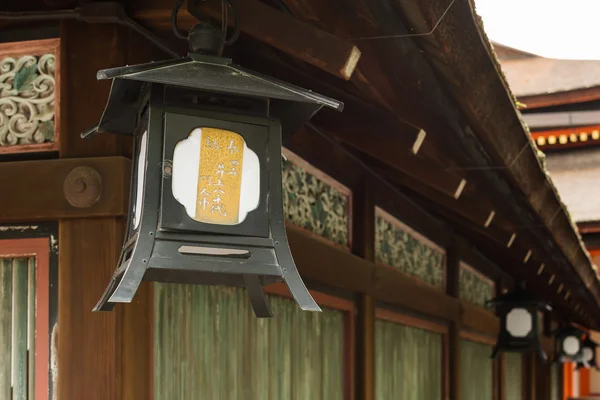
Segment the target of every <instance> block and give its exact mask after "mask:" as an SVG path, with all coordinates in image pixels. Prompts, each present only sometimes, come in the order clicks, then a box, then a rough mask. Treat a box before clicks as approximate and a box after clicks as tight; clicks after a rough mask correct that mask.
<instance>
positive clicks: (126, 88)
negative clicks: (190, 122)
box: [82, 53, 344, 137]
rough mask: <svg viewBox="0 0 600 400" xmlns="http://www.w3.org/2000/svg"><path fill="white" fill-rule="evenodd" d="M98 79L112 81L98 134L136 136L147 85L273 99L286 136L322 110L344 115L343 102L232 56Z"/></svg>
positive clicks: (195, 58)
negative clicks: (262, 71) (140, 103)
mask: <svg viewBox="0 0 600 400" xmlns="http://www.w3.org/2000/svg"><path fill="white" fill-rule="evenodd" d="M97 78H98V79H99V80H103V79H113V85H112V88H111V93H110V96H109V100H108V103H107V105H106V109H105V111H104V114H103V115H102V119H101V120H100V123H99V124H98V127H97V128H96V127H95V128H93V129H92V130H90V131H88V132H86V133H84V134H82V137H88V136H90V135H92V134H94V133H95V132H96V131H108V132H112V133H119V134H133V131H134V130H135V124H136V118H137V114H136V112H137V106H138V101H140V93H141V90H142V88H143V85H144V83H146V82H148V83H158V84H163V85H170V86H176V87H182V88H191V89H198V90H204V91H207V92H213V93H227V94H233V95H238V96H245V97H253V98H261V99H268V100H270V107H269V108H270V114H271V115H273V116H275V117H277V118H279V119H281V121H282V126H283V131H284V134H285V132H286V130H288V131H289V130H292V131H293V130H294V129H295V128H298V127H299V125H302V124H304V123H305V122H306V121H307V120H309V119H310V118H311V117H312V116H313V115H314V114H315V113H316V112H317V111H319V109H320V108H321V107H323V106H326V107H328V108H331V109H334V110H337V111H342V110H343V108H344V103H342V102H340V101H337V100H334V99H331V98H329V97H326V96H323V95H320V94H318V93H314V92H312V91H310V90H306V89H303V88H300V87H298V86H294V85H291V84H289V83H286V82H283V81H280V80H277V79H274V78H271V77H269V76H266V75H263V74H260V73H258V72H254V71H251V70H248V69H245V68H242V67H240V66H238V65H236V64H234V63H233V62H232V60H231V59H229V58H223V57H215V56H207V55H199V54H193V53H190V54H189V55H188V56H187V57H183V58H179V59H175V60H166V61H157V62H151V63H146V64H138V65H130V66H124V67H116V68H109V69H103V70H100V71H98V73H97Z"/></svg>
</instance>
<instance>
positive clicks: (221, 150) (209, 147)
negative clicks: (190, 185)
mask: <svg viewBox="0 0 600 400" xmlns="http://www.w3.org/2000/svg"><path fill="white" fill-rule="evenodd" d="M243 161H244V138H242V137H241V136H240V135H238V134H237V133H235V132H231V131H226V130H223V129H216V128H202V141H201V142H200V165H199V166H198V168H199V169H198V191H197V195H196V201H197V204H196V218H195V219H196V220H197V221H200V222H205V223H209V224H219V225H235V224H237V223H239V211H240V194H241V184H242V163H243Z"/></svg>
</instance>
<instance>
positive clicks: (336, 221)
mask: <svg viewBox="0 0 600 400" xmlns="http://www.w3.org/2000/svg"><path fill="white" fill-rule="evenodd" d="M284 154H285V156H286V158H287V160H284V161H283V209H284V213H285V217H286V219H287V220H288V221H290V222H292V223H294V224H295V225H297V226H299V227H301V228H304V229H306V230H308V231H310V232H313V233H315V234H317V235H319V236H322V237H324V238H325V239H328V240H330V241H332V242H334V243H337V244H340V245H343V246H348V247H349V246H350V204H351V192H350V190H349V189H348V188H346V187H345V186H343V185H341V184H340V183H339V182H337V181H335V180H334V179H332V178H331V177H329V176H327V175H325V174H324V173H322V172H321V171H319V170H317V169H316V168H314V167H312V166H311V165H309V164H308V163H307V162H306V161H304V160H302V159H301V158H300V157H298V156H297V155H295V154H293V153H291V152H289V151H287V150H284Z"/></svg>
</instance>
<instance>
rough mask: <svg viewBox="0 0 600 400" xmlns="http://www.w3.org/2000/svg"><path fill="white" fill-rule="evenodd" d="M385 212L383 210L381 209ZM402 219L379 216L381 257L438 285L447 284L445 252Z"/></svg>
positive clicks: (377, 229) (377, 241)
mask: <svg viewBox="0 0 600 400" xmlns="http://www.w3.org/2000/svg"><path fill="white" fill-rule="evenodd" d="M378 214H381V213H378ZM406 228H407V229H402V226H401V224H400V223H399V221H392V220H391V218H390V217H387V218H386V217H384V216H382V215H377V216H376V221H375V244H376V245H375V254H376V257H377V261H378V262H380V263H383V264H386V265H389V266H391V267H394V268H397V269H399V270H400V271H402V272H405V273H407V274H409V275H412V276H414V277H416V278H419V279H421V280H422V281H424V282H426V283H428V284H430V285H433V286H435V287H437V288H440V289H443V288H444V281H445V280H444V275H445V274H444V252H443V250H441V249H439V248H437V247H434V246H432V245H430V244H429V243H426V242H425V241H423V240H421V239H420V238H419V237H418V235H417V234H415V233H413V232H411V231H410V230H409V229H408V227H406Z"/></svg>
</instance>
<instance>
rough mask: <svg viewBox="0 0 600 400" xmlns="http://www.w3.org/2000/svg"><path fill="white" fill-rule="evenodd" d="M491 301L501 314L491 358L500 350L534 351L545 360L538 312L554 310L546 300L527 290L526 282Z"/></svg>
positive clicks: (489, 303)
mask: <svg viewBox="0 0 600 400" xmlns="http://www.w3.org/2000/svg"><path fill="white" fill-rule="evenodd" d="M488 305H489V306H492V307H495V309H496V314H497V315H498V316H499V317H500V333H499V334H498V340H497V342H496V346H494V349H493V351H492V358H496V357H497V355H498V353H500V352H530V351H534V352H536V353H537V354H538V356H539V357H540V359H542V360H546V358H547V357H546V354H545V353H544V350H543V349H542V344H541V341H540V329H541V327H539V326H538V325H539V323H538V318H537V313H538V311H546V310H548V311H549V310H551V308H550V306H549V305H548V304H547V303H545V302H543V301H539V300H537V299H536V298H535V297H534V296H533V295H532V294H531V293H529V292H527V291H526V290H525V287H524V284H519V285H518V286H517V287H516V288H515V289H514V290H512V291H510V292H508V293H505V294H503V295H501V296H499V297H497V298H495V299H492V300H490V301H488Z"/></svg>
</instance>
